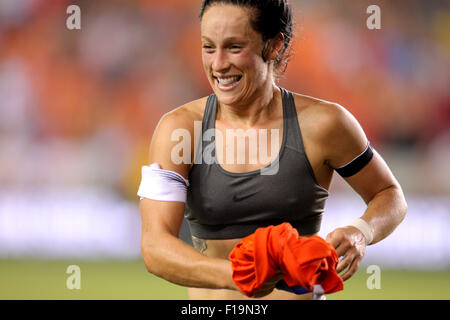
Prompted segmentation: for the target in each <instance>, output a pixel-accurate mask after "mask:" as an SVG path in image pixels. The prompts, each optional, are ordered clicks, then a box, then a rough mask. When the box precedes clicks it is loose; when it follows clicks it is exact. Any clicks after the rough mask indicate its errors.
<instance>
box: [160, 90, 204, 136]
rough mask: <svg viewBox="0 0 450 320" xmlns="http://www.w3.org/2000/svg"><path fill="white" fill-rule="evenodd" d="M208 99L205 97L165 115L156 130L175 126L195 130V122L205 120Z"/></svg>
mask: <svg viewBox="0 0 450 320" xmlns="http://www.w3.org/2000/svg"><path fill="white" fill-rule="evenodd" d="M207 99H208V97H203V98H200V99H198V100H194V101H191V102H188V103H186V104H184V105H182V106H180V107H178V108H175V109H173V110H171V111H169V112H167V113H165V114H164V115H163V116H162V117H161V119H160V120H159V123H158V125H157V127H156V130H158V129H160V128H166V127H169V128H170V127H174V126H175V127H179V128H183V129H187V130H191V129H192V130H193V128H194V121H202V119H203V113H204V111H205V106H206V100H207Z"/></svg>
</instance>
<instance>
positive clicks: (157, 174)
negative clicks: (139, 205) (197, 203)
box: [137, 163, 189, 202]
mask: <svg viewBox="0 0 450 320" xmlns="http://www.w3.org/2000/svg"><path fill="white" fill-rule="evenodd" d="M188 187H189V181H188V180H186V179H185V178H184V177H183V176H182V175H180V174H179V173H176V172H174V171H170V170H163V169H161V166H160V165H159V164H157V163H153V164H151V165H150V166H143V167H142V179H141V184H140V186H139V190H138V192H137V195H138V196H139V197H141V200H142V199H143V198H147V199H152V200H159V201H175V202H186V193H187V188H188Z"/></svg>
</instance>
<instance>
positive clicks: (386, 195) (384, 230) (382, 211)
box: [361, 186, 407, 244]
mask: <svg viewBox="0 0 450 320" xmlns="http://www.w3.org/2000/svg"><path fill="white" fill-rule="evenodd" d="M406 211H407V204H406V201H405V197H404V195H403V192H402V190H401V188H400V187H399V186H392V187H389V188H387V189H385V190H383V191H381V192H379V193H378V194H377V195H375V197H374V198H373V199H372V200H370V202H369V203H368V205H367V209H366V211H365V213H364V215H363V216H362V217H361V218H362V219H363V220H364V221H366V222H367V223H368V224H369V226H370V227H371V229H372V232H373V240H372V244H374V243H377V242H379V241H381V240H383V239H384V238H386V237H387V236H388V235H390V234H391V233H392V232H393V231H394V230H395V229H396V228H397V226H398V225H399V224H400V223H401V222H402V220H403V219H404V217H405V215H406Z"/></svg>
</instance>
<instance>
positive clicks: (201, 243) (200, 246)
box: [192, 236, 208, 253]
mask: <svg viewBox="0 0 450 320" xmlns="http://www.w3.org/2000/svg"><path fill="white" fill-rule="evenodd" d="M206 241H207V240H205V239H199V238H197V237H194V236H192V244H193V245H194V248H195V249H197V250H198V251H200V253H204V252H205V251H206V249H208V246H207V244H206Z"/></svg>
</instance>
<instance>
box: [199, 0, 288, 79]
mask: <svg viewBox="0 0 450 320" xmlns="http://www.w3.org/2000/svg"><path fill="white" fill-rule="evenodd" d="M214 3H223V4H233V5H236V6H242V7H247V8H250V9H253V10H254V15H253V17H251V18H250V24H251V25H252V27H253V29H254V30H255V31H256V32H258V33H260V34H261V36H262V40H263V42H264V49H263V52H262V58H263V59H264V61H266V57H265V55H266V53H267V52H266V51H267V49H268V41H269V40H271V39H273V38H275V37H276V36H277V35H279V34H280V33H281V34H283V36H284V47H283V51H282V52H281V54H280V56H279V57H278V58H277V59H276V60H275V71H276V72H277V73H278V74H279V75H282V74H283V73H284V72H285V71H286V68H287V65H288V62H289V57H290V48H291V40H292V38H293V33H294V23H293V19H292V8H291V5H290V4H289V3H288V0H203V1H202V7H201V11H200V19H201V18H202V17H203V14H204V13H205V11H206V9H207V8H208V7H209V6H211V5H212V4H214Z"/></svg>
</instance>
